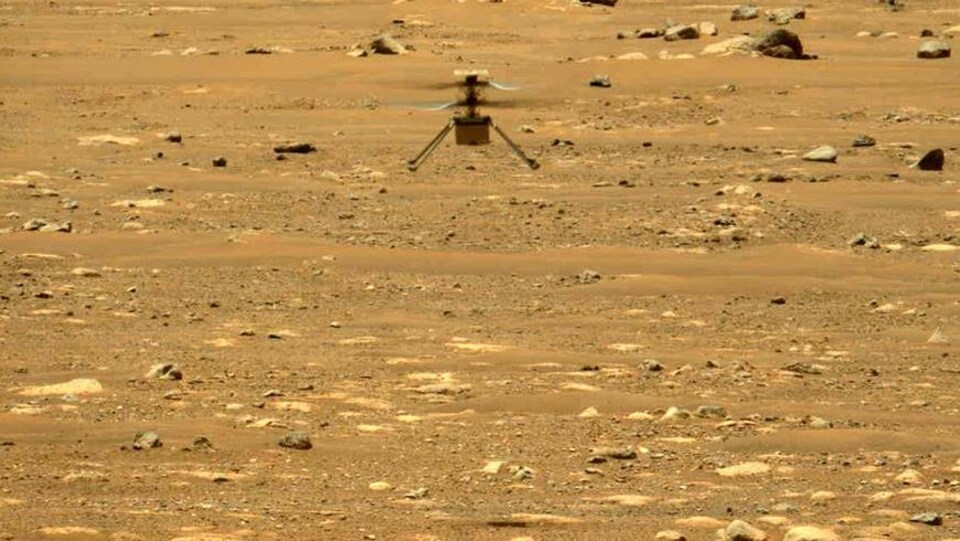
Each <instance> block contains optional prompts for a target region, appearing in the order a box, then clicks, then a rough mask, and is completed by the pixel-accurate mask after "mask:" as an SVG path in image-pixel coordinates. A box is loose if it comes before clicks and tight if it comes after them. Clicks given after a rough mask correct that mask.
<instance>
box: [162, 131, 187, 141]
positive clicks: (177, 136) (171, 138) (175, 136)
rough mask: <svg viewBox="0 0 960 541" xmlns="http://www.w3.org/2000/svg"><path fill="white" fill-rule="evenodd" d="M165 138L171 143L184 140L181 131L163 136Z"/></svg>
mask: <svg viewBox="0 0 960 541" xmlns="http://www.w3.org/2000/svg"><path fill="white" fill-rule="evenodd" d="M163 138H164V139H165V140H167V141H169V142H171V143H180V142H183V136H182V135H180V132H175V131H172V132H170V133H168V134H167V135H165V136H164V137H163Z"/></svg>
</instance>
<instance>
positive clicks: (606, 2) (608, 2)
mask: <svg viewBox="0 0 960 541" xmlns="http://www.w3.org/2000/svg"><path fill="white" fill-rule="evenodd" d="M580 2H582V3H584V4H588V5H589V4H597V5H598V6H609V7H614V6H616V5H617V0H580Z"/></svg>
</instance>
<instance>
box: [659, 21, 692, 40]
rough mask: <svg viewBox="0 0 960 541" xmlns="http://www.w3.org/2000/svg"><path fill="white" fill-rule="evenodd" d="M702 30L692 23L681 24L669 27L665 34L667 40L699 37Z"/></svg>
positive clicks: (664, 37)
mask: <svg viewBox="0 0 960 541" xmlns="http://www.w3.org/2000/svg"><path fill="white" fill-rule="evenodd" d="M699 37H700V30H698V29H697V27H696V26H694V25H692V24H681V25H676V26H671V27H670V28H667V30H666V32H664V34H663V39H665V40H666V41H679V40H683V39H698V38H699Z"/></svg>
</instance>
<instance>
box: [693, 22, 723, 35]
mask: <svg viewBox="0 0 960 541" xmlns="http://www.w3.org/2000/svg"><path fill="white" fill-rule="evenodd" d="M697 30H699V31H700V35H701V36H716V35H717V34H719V33H720V30H719V29H717V25H716V24H715V23H712V22H710V21H703V22H701V23H699V24H698V25H697Z"/></svg>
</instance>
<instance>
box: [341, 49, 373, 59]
mask: <svg viewBox="0 0 960 541" xmlns="http://www.w3.org/2000/svg"><path fill="white" fill-rule="evenodd" d="M347 56H350V57H353V58H365V57H368V56H370V53H369V51H367V50H366V49H361V48H356V49H350V50H349V51H347Z"/></svg>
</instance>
